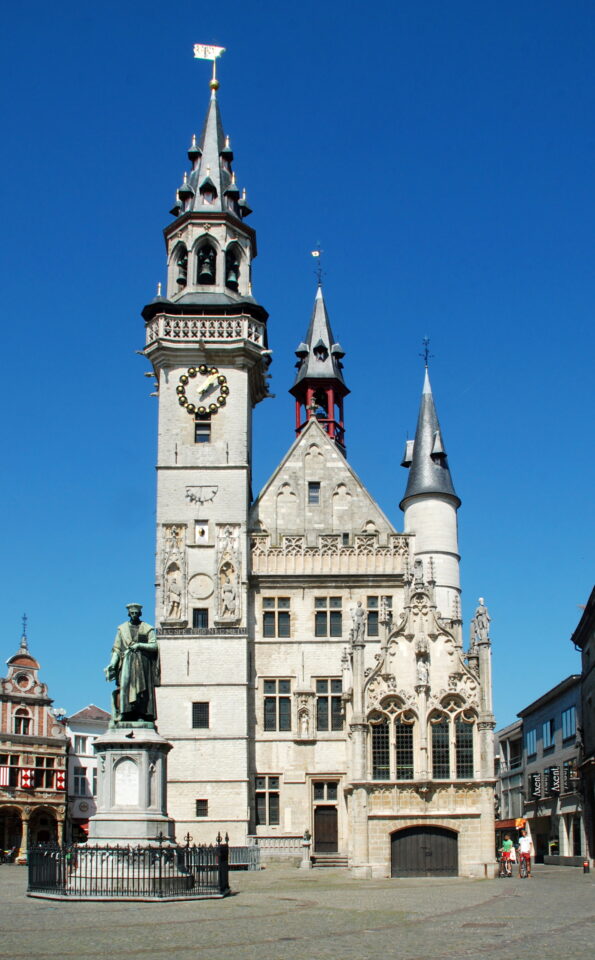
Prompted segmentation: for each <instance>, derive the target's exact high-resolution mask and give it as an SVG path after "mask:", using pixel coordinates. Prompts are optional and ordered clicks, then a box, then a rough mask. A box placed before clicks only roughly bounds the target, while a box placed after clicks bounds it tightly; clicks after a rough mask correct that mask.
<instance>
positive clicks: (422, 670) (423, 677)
mask: <svg viewBox="0 0 595 960" xmlns="http://www.w3.org/2000/svg"><path fill="white" fill-rule="evenodd" d="M429 676H430V671H429V670H428V664H427V663H426V661H425V660H418V661H417V682H418V683H427V682H428V677H429Z"/></svg>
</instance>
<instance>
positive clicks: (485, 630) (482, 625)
mask: <svg viewBox="0 0 595 960" xmlns="http://www.w3.org/2000/svg"><path fill="white" fill-rule="evenodd" d="M491 619H492V618H491V617H490V615H489V613H488V608H487V607H486V606H485V604H484V602H483V597H480V598H479V606H478V607H477V610H476V611H475V616H474V617H473V620H472V621H471V642H472V643H474V642H475V641H477V642H479V643H486V642H487V641H488V640H489V639H490V621H491Z"/></svg>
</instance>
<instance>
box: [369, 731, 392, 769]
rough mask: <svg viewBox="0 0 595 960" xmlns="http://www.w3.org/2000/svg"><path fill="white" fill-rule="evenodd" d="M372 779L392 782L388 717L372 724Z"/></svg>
mask: <svg viewBox="0 0 595 960" xmlns="http://www.w3.org/2000/svg"><path fill="white" fill-rule="evenodd" d="M372 779H373V780H390V741H389V729H388V717H382V718H380V719H379V720H378V721H377V722H376V723H373V724H372Z"/></svg>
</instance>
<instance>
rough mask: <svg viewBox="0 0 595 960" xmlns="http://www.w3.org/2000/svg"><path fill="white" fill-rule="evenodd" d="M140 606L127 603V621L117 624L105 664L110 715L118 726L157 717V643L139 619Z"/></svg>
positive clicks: (151, 720)
mask: <svg viewBox="0 0 595 960" xmlns="http://www.w3.org/2000/svg"><path fill="white" fill-rule="evenodd" d="M142 609H143V608H142V607H141V605H140V604H139V603H129V604H127V610H128V617H129V622H128V623H121V624H120V626H119V627H118V630H117V633H116V639H115V640H114V646H113V648H112V658H111V660H110V662H109V664H108V666H107V667H106V668H105V678H106V680H108V681H112V680H113V681H115V684H116V689H115V690H114V692H113V695H112V704H113V705H112V719H113V720H114V721H115V722H116V723H118V724H121V725H122V726H126V724H127V723H129V722H132V721H135V720H141V721H143V720H144V721H148V722H149V723H152V724H154V722H155V720H156V719H157V704H156V701H155V687H158V686H159V683H160V679H161V677H160V668H159V647H158V645H157V638H156V636H155V630H154V629H153V627H152V626H151V625H150V624H149V623H144V622H143V621H142V620H141V613H142Z"/></svg>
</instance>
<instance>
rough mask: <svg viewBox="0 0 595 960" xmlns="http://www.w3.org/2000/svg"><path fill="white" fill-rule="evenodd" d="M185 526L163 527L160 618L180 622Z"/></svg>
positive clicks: (184, 558) (184, 571)
mask: <svg viewBox="0 0 595 960" xmlns="http://www.w3.org/2000/svg"><path fill="white" fill-rule="evenodd" d="M185 539H186V526H185V524H179V523H174V524H165V525H164V527H163V568H162V569H163V574H162V610H163V613H162V617H163V619H164V620H181V619H182V617H183V615H184V611H183V601H184V585H185V579H186V557H185V549H184V544H185Z"/></svg>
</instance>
